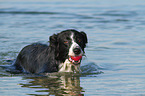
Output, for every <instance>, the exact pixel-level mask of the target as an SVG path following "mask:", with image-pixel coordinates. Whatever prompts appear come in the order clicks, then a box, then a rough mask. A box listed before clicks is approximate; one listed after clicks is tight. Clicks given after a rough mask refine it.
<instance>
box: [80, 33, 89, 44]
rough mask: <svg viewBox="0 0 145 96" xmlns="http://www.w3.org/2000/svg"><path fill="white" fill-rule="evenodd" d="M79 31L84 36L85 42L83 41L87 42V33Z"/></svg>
mask: <svg viewBox="0 0 145 96" xmlns="http://www.w3.org/2000/svg"><path fill="white" fill-rule="evenodd" d="M80 33H81V34H82V35H83V37H84V42H85V43H88V39H87V34H86V33H85V32H83V31H81V32H80Z"/></svg>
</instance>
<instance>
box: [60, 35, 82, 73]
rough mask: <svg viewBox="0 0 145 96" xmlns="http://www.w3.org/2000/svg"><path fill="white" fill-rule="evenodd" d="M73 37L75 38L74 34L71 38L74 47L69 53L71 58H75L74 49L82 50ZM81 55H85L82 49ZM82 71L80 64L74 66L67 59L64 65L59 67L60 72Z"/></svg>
mask: <svg viewBox="0 0 145 96" xmlns="http://www.w3.org/2000/svg"><path fill="white" fill-rule="evenodd" d="M73 37H74V34H73V33H72V34H71V36H70V38H71V39H72V45H71V47H70V49H69V53H68V55H69V56H75V53H74V52H73V49H74V48H76V47H79V48H80V46H79V45H78V44H77V43H76V42H75V41H74V38H73ZM80 49H81V48H80ZM80 55H83V51H82V49H81V53H80ZM80 71H81V70H80V64H78V65H74V64H72V63H71V62H70V61H69V60H68V59H66V60H65V62H64V63H62V64H60V65H59V72H80Z"/></svg>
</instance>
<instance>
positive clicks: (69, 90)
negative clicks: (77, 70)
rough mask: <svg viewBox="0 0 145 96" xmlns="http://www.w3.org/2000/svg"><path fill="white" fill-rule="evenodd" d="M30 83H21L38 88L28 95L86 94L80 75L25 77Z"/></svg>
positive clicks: (24, 85) (70, 95) (78, 95)
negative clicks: (81, 84)
mask: <svg viewBox="0 0 145 96" xmlns="http://www.w3.org/2000/svg"><path fill="white" fill-rule="evenodd" d="M23 79H24V80H25V79H27V80H28V81H29V82H28V83H26V84H25V83H20V85H22V86H21V87H26V88H31V89H36V91H35V93H33V94H31V93H30V94H27V95H40V94H41V96H46V95H55V96H61V95H63V96H84V94H83V92H84V91H83V88H82V87H81V86H80V77H79V76H69V75H64V76H51V77H24V78H23Z"/></svg>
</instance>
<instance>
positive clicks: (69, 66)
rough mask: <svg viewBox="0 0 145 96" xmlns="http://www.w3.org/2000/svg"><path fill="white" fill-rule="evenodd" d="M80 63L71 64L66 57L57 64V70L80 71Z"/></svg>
mask: <svg viewBox="0 0 145 96" xmlns="http://www.w3.org/2000/svg"><path fill="white" fill-rule="evenodd" d="M80 71H81V70H80V65H73V64H72V63H71V62H70V61H69V60H68V59H66V60H65V62H64V63H62V64H60V65H59V72H80Z"/></svg>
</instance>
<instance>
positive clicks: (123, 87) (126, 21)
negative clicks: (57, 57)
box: [0, 0, 145, 96]
mask: <svg viewBox="0 0 145 96" xmlns="http://www.w3.org/2000/svg"><path fill="white" fill-rule="evenodd" d="M144 15H145V1H144V0H80V1H76V0H29V1H26V0H1V1H0V65H6V64H9V63H8V62H6V61H7V60H13V59H15V58H16V56H17V54H18V52H19V51H20V50H21V49H22V48H23V47H24V46H26V45H28V44H31V43H33V42H42V43H47V41H48V38H49V36H51V35H52V34H54V33H58V32H60V31H62V30H65V29H69V28H74V29H77V30H80V31H85V32H86V33H87V35H88V39H89V43H88V46H87V48H86V55H87V57H86V58H85V60H84V61H83V63H82V66H84V65H87V66H85V67H82V69H83V72H85V71H86V70H87V71H86V72H87V73H85V74H83V75H73V74H71V75H69V74H59V75H58V74H57V75H56V74H52V75H48V76H46V77H42V76H34V75H31V74H30V75H26V74H15V75H14V74H10V73H7V72H5V71H4V70H2V69H0V95H1V96H10V95H11V96H31V95H32V96H34V95H36V96H38V95H39V96H46V95H50V96H54V95H56V96H59V95H65V96H71V95H72V96H83V95H85V96H97V95H98V96H144V95H145V82H144V80H145V71H144V70H145V27H144V26H145V16H144ZM90 69H91V70H93V71H94V69H97V72H99V73H97V72H96V73H95V72H93V74H90V73H92V71H91V70H90ZM95 71H96V70H95Z"/></svg>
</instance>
